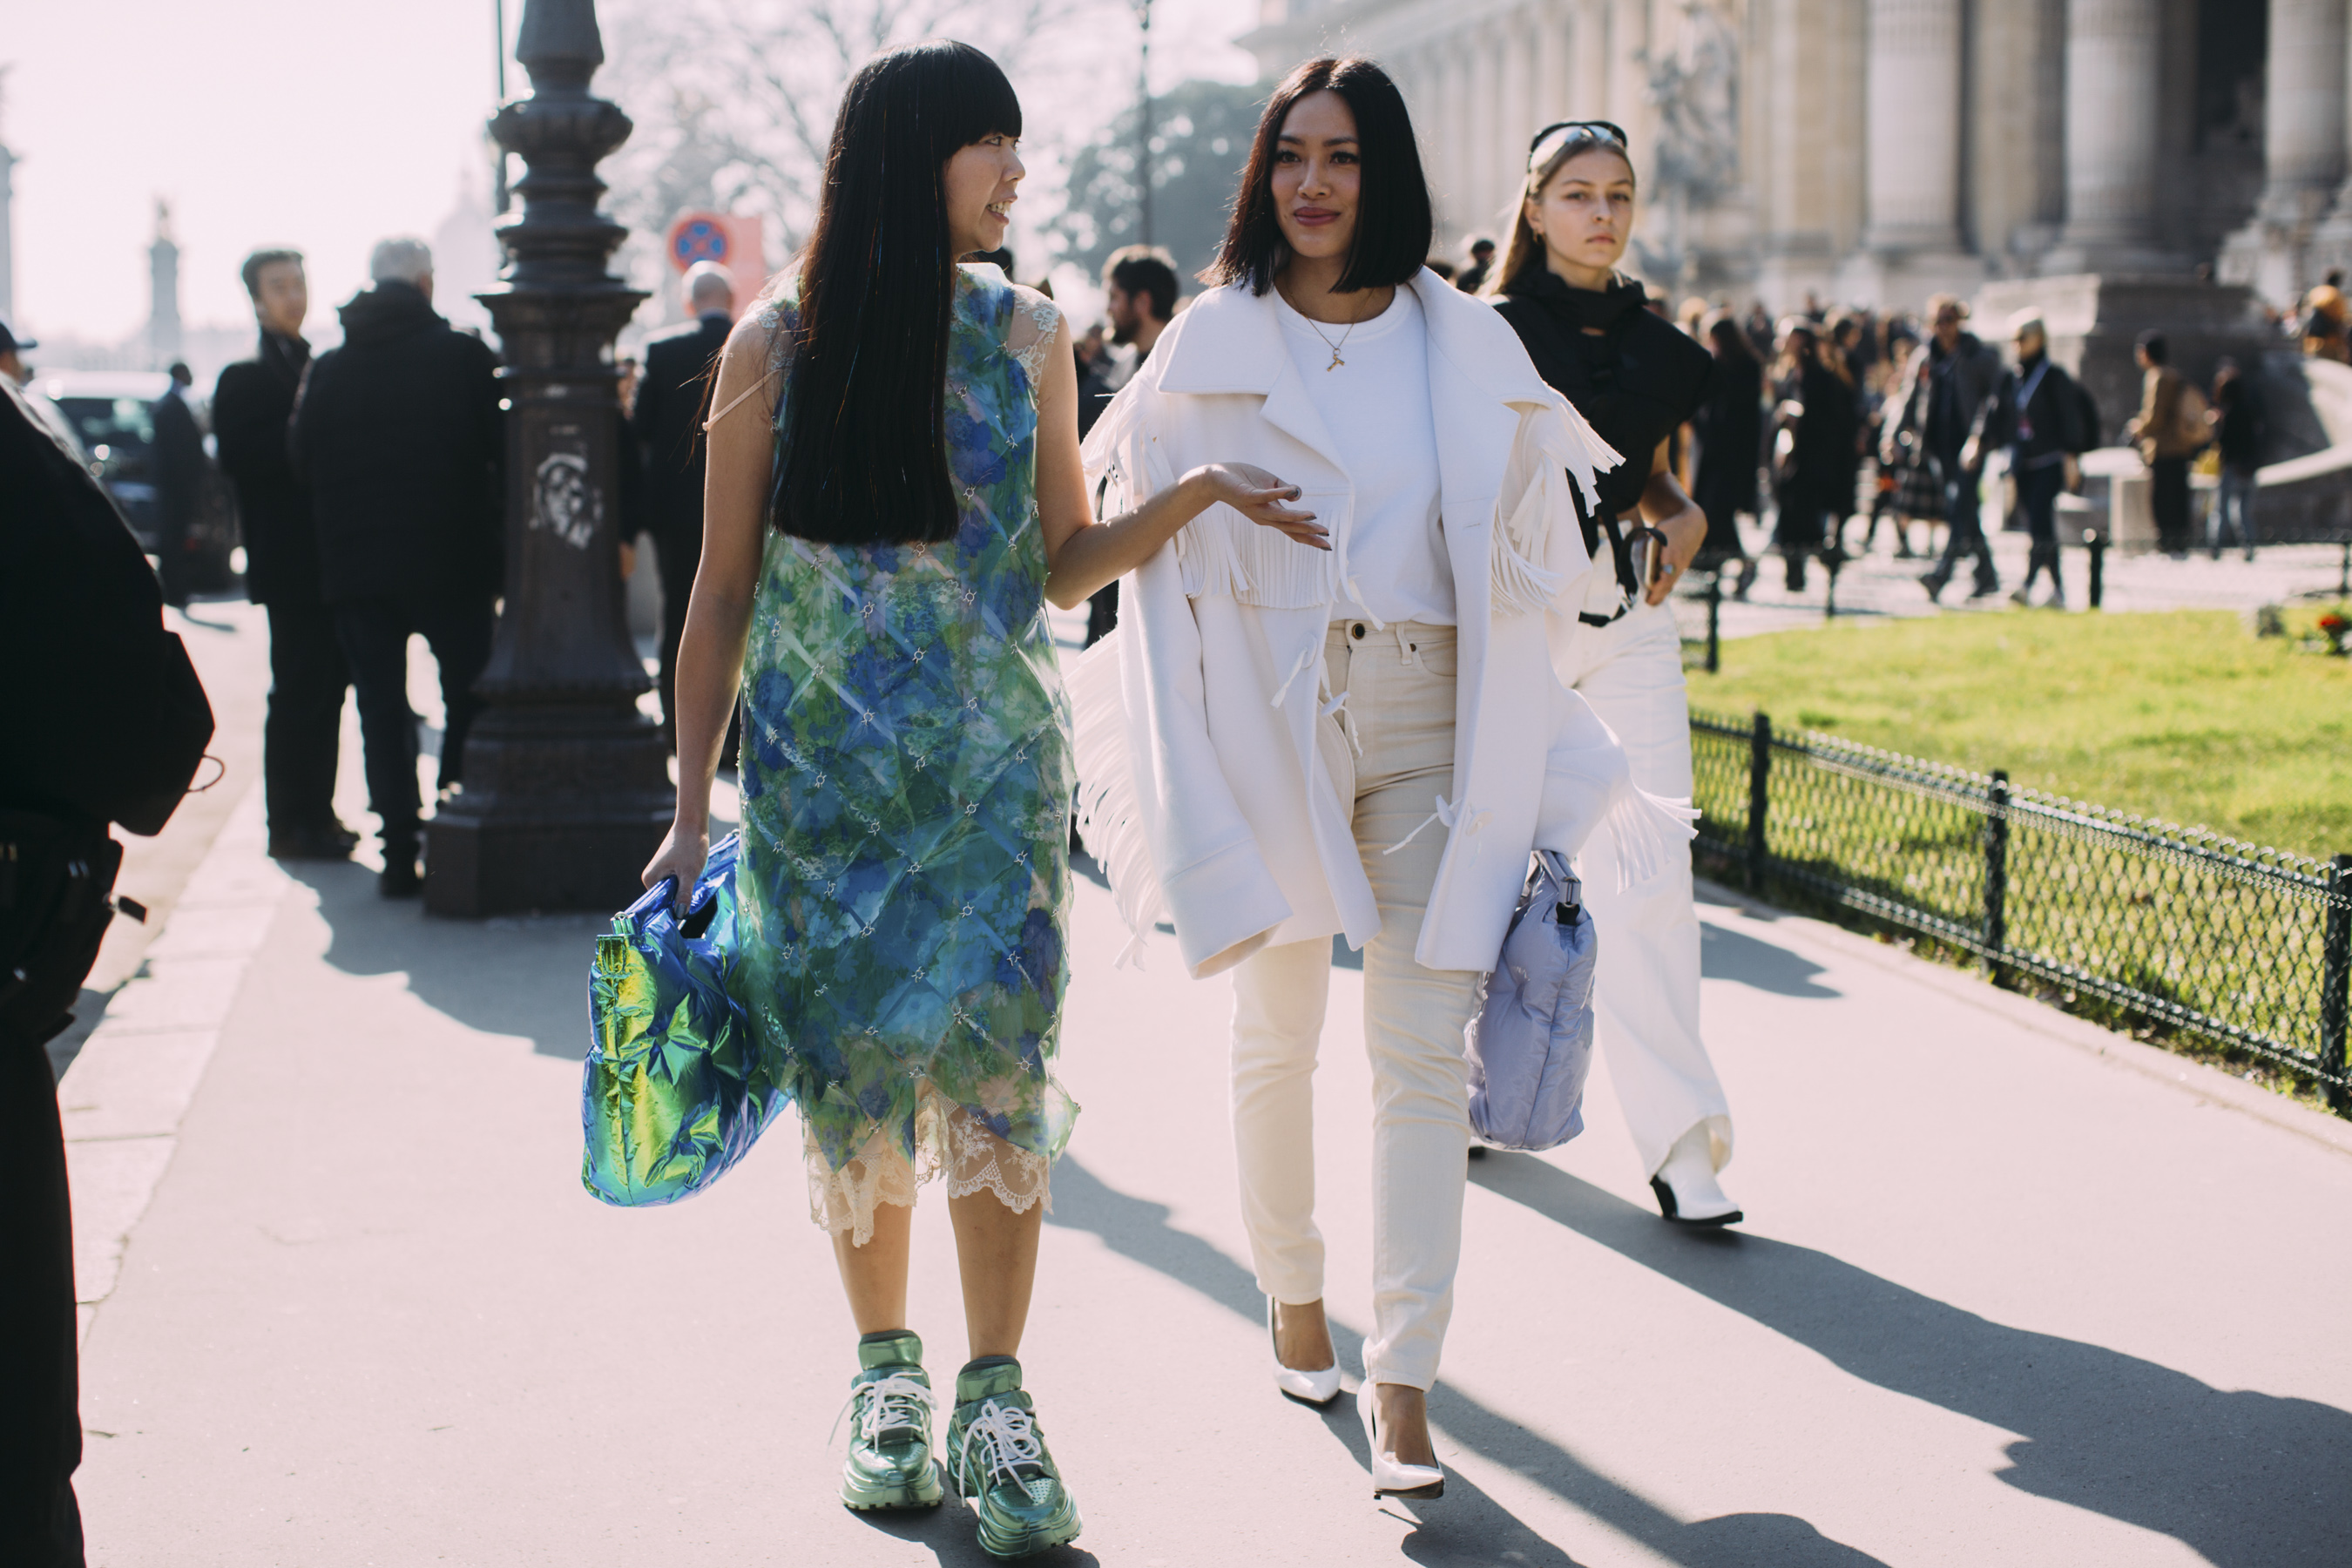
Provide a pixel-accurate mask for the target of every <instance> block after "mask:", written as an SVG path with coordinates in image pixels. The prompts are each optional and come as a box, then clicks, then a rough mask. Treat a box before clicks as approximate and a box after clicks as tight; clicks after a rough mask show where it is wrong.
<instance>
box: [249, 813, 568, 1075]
mask: <svg viewBox="0 0 2352 1568" xmlns="http://www.w3.org/2000/svg"><path fill="white" fill-rule="evenodd" d="M279 869H281V870H283V871H284V872H286V874H287V875H288V876H289V877H292V878H293V879H295V880H296V881H298V882H300V883H301V884H303V885H304V886H305V887H307V888H310V889H312V890H313V891H314V892H316V893H317V894H318V895H319V914H320V918H322V919H323V920H325V921H326V922H327V926H328V929H329V930H330V931H331V932H332V933H333V936H332V940H331V942H329V944H328V947H327V952H326V959H327V962H328V963H331V964H333V965H334V966H335V967H336V968H337V969H340V970H341V971H342V972H343V973H346V974H405V975H406V976H407V978H408V989H409V990H410V991H411V992H413V993H415V995H416V997H417V998H418V1000H420V1001H422V1002H424V1003H425V1005H427V1006H429V1007H431V1008H433V1009H434V1010H436V1012H440V1013H446V1014H447V1015H448V1016H450V1017H452V1018H455V1019H457V1022H459V1023H461V1024H463V1025H465V1026H467V1028H469V1029H480V1030H483V1031H485V1032H487V1033H489V1034H494V1035H512V1036H519V1037H521V1038H523V1039H527V1040H529V1041H530V1048H531V1049H532V1050H534V1051H537V1052H538V1053H539V1054H540V1055H541V1056H544V1057H562V1058H567V1059H570V1060H573V1061H577V1060H580V1059H581V1058H584V1057H585V1056H586V1055H587V1054H588V965H589V963H590V961H591V960H593V958H594V956H595V952H596V938H597V937H598V936H599V935H600V934H602V933H603V932H604V931H608V930H610V929H611V923H610V919H609V917H607V916H604V915H593V914H570V913H567V914H550V915H497V916H493V917H491V918H490V919H488V920H483V921H456V920H436V919H434V918H432V917H430V916H428V915H426V914H425V910H424V908H423V906H422V905H420V904H419V903H418V901H417V900H415V899H386V898H383V897H382V896H380V895H379V894H378V893H377V892H376V890H375V888H376V876H375V873H374V872H373V871H372V870H370V869H369V868H367V867H365V866H362V865H360V864H359V863H357V862H356V861H344V860H331V861H330V860H289V861H283V862H280V863H279Z"/></svg>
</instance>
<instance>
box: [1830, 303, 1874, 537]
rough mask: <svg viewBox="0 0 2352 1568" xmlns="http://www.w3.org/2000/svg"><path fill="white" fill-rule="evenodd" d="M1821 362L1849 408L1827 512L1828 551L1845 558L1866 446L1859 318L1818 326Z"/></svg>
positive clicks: (1835, 318) (1844, 315)
mask: <svg viewBox="0 0 2352 1568" xmlns="http://www.w3.org/2000/svg"><path fill="white" fill-rule="evenodd" d="M1822 363H1823V364H1825V365H1827V366H1828V367H1829V370H1830V374H1832V375H1834V376H1836V377H1837V378H1838V380H1839V381H1840V382H1842V383H1843V384H1844V385H1845V392H1846V397H1847V398H1848V400H1849V401H1851V402H1852V404H1853V412H1852V421H1851V423H1850V425H1849V426H1848V429H1849V431H1850V434H1849V435H1848V437H1847V438H1846V444H1845V458H1846V461H1845V476H1844V478H1843V479H1840V480H1839V481H1838V485H1837V490H1836V493H1835V494H1834V495H1833V496H1832V498H1831V500H1830V509H1829V542H1830V548H1831V549H1832V550H1834V551H1836V552H1838V556H1839V559H1841V560H1843V558H1844V555H1845V525H1846V520H1847V519H1848V518H1850V517H1852V516H1853V512H1854V508H1855V506H1856V504H1857V499H1858V496H1859V493H1860V491H1861V489H1862V459H1863V454H1864V451H1865V450H1867V449H1868V445H1869V428H1868V427H1869V422H1870V402H1871V399H1870V393H1869V389H1868V388H1867V387H1866V386H1865V385H1864V382H1863V364H1864V355H1863V352H1862V318H1861V317H1859V316H1857V315H1854V314H1853V313H1851V312H1848V311H1844V310H1839V311H1835V312H1833V313H1832V315H1831V317H1830V319H1829V321H1827V322H1825V323H1824V324H1823V326H1822Z"/></svg>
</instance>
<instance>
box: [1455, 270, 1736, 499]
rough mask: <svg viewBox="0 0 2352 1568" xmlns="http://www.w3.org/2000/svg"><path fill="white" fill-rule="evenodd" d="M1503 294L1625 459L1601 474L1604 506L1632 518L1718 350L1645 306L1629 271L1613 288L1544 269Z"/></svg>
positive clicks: (1549, 368) (1553, 376) (1548, 365)
mask: <svg viewBox="0 0 2352 1568" xmlns="http://www.w3.org/2000/svg"><path fill="white" fill-rule="evenodd" d="M1503 293H1504V298H1503V300H1502V301H1501V303H1500V304H1498V305H1497V306H1496V310H1499V311H1500V312H1501V313H1502V317H1503V320H1505V321H1508V322H1510V323H1511V330H1512V331H1516V332H1517V333H1518V334H1519V342H1521V343H1523V344H1524V345H1526V348H1527V351H1528V358H1529V359H1531V360H1533V361H1534V362H1535V367H1536V374H1538V375H1540V376H1542V377H1543V378H1544V380H1545V381H1546V382H1547V383H1548V384H1550V386H1551V387H1552V388H1553V389H1554V390H1555V391H1557V392H1559V394H1560V395H1562V396H1564V397H1566V398H1567V399H1568V400H1569V402H1570V403H1572V404H1574V405H1576V411H1577V412H1578V413H1579V414H1581V415H1583V416H1584V417H1585V419H1586V421H1587V422H1588V423H1590V424H1591V426H1592V427H1593V429H1595V430H1597V431H1599V432H1600V434H1601V439H1602V440H1604V441H1606V442H1608V443H1609V445H1610V446H1611V447H1614V448H1615V449H1616V450H1617V452H1618V454H1619V455H1620V456H1622V458H1624V459H1625V460H1624V462H1622V463H1621V464H1620V465H1618V466H1617V467H1616V468H1612V469H1611V470H1610V471H1609V472H1608V473H1606V474H1603V475H1601V479H1600V484H1599V489H1600V491H1601V507H1602V509H1603V510H1607V511H1610V512H1612V513H1615V514H1616V515H1618V516H1620V517H1631V516H1633V509H1634V507H1635V506H1636V504H1637V503H1639V501H1640V500H1641V499H1642V489H1643V486H1644V485H1646V484H1648V483H1649V482H1650V464H1651V462H1652V455H1653V454H1654V453H1655V452H1656V451H1657V449H1658V443H1659V442H1661V441H1663V440H1664V439H1665V438H1666V437H1667V436H1668V435H1669V434H1671V433H1672V432H1673V431H1674V429H1675V426H1679V425H1681V424H1683V423H1684V422H1685V420H1687V419H1689V418H1690V416H1691V415H1692V414H1693V413H1694V412H1696V409H1697V408H1698V405H1700V404H1701V403H1703V402H1705V401H1706V384H1707V377H1708V376H1709V374H1711V373H1712V371H1713V369H1714V365H1715V356H1714V355H1713V354H1710V353H1707V352H1706V349H1705V348H1704V347H1703V346H1701V345H1700V344H1698V343H1696V342H1692V341H1691V340H1690V339H1689V338H1687V337H1685V335H1684V334H1683V333H1682V331H1680V330H1679V329H1678V328H1676V327H1675V325H1674V323H1672V322H1671V321H1664V320H1663V319H1662V318H1660V317H1658V316H1655V315H1653V314H1652V313H1651V312H1650V311H1649V310H1646V309H1644V308H1643V305H1644V299H1645V297H1644V296H1643V292H1642V286H1641V285H1640V284H1639V283H1636V282H1634V281H1633V279H1628V278H1620V279H1616V280H1615V281H1614V282H1612V284H1611V285H1610V286H1609V287H1608V288H1607V289H1572V288H1570V287H1569V285H1568V284H1567V283H1566V282H1565V281H1563V280H1562V279H1560V278H1559V277H1558V276H1557V275H1555V274H1553V273H1552V272H1549V271H1548V270H1545V269H1543V268H1535V269H1532V270H1530V271H1528V272H1525V273H1522V274H1521V275H1520V276H1519V277H1518V278H1517V279H1516V280H1514V281H1513V282H1512V283H1510V284H1509V285H1508V286H1507V287H1506V288H1505V289H1504V290H1503ZM1589 327H1597V328H1599V329H1600V331H1597V332H1592V331H1586V330H1585V329H1586V328H1589Z"/></svg>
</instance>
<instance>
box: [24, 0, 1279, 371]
mask: <svg viewBox="0 0 2352 1568" xmlns="http://www.w3.org/2000/svg"><path fill="white" fill-rule="evenodd" d="M521 9H522V0H508V4H507V7H506V13H507V25H508V27H509V32H511V30H512V29H513V28H514V27H515V26H516V25H517V24H518V23H519V21H520V13H521ZM5 10H6V13H7V21H6V26H5V31H0V65H6V66H9V67H10V69H9V71H8V75H7V78H6V85H5V107H0V140H5V142H7V143H8V145H9V146H10V147H11V148H13V149H14V150H15V152H16V155H17V157H18V159H19V160H20V162H19V163H17V165H16V182H15V183H16V209H15V216H16V225H15V226H16V313H17V318H18V320H17V321H16V322H14V323H12V325H17V326H20V327H21V328H24V329H28V330H30V331H33V332H36V333H39V332H48V333H56V334H71V335H73V336H76V337H80V338H86V339H91V340H97V341H112V340H116V339H120V338H123V337H126V336H128V335H129V334H130V333H131V332H132V331H135V330H136V329H137V328H138V327H139V326H140V325H141V323H142V322H143V321H145V320H146V316H147V258H146V247H147V243H148V241H149V239H150V237H152V226H153V211H154V200H155V198H156V197H157V196H162V197H163V198H165V199H167V200H168V201H170V203H171V204H172V214H173V226H174V228H175V230H176V237H177V238H178V240H179V244H180V247H181V310H182V312H183V315H184V319H185V320H186V321H188V322H189V323H190V324H191V325H196V324H210V323H215V322H219V323H229V322H242V321H249V320H250V319H251V315H250V310H249V307H248V306H247V302H246V299H245V290H244V287H243V285H242V284H240V283H239V282H238V280H237V275H236V268H237V263H238V262H239V261H240V260H242V259H243V258H244V257H245V254H246V253H247V251H248V250H250V249H251V248H252V247H255V246H257V245H260V244H264V243H268V242H273V241H274V242H283V243H290V244H293V245H296V246H299V247H301V248H302V249H303V250H304V251H305V252H307V253H308V254H309V256H310V301H311V312H312V321H313V324H314V327H315V326H318V325H320V324H322V323H327V322H331V321H332V320H333V317H332V314H331V311H332V308H333V306H334V305H335V304H336V303H338V302H340V301H341V300H345V299H348V298H349V297H350V296H351V294H352V292H353V291H354V290H355V289H358V288H359V287H361V285H362V283H363V282H364V281H365V270H366V262H367V249H368V247H369V246H370V245H371V244H372V243H373V241H374V240H375V239H376V238H377V237H381V236H383V235H386V234H393V233H402V232H406V233H415V234H422V235H425V236H428V237H429V236H430V235H431V234H432V233H433V231H434V229H435V228H436V226H438V225H439V224H440V222H441V220H442V219H443V218H444V217H445V216H447V215H448V213H449V212H450V210H451V208H452V207H453V206H455V205H456V204H457V194H458V189H459V182H460V180H461V179H463V178H465V177H466V176H467V174H469V173H475V172H478V171H480V170H483V169H485V168H487V162H486V160H487V158H488V153H487V152H486V151H485V144H484V142H483V141H482V137H481V126H482V122H483V121H484V119H485V118H486V117H487V116H488V112H489V110H490V109H491V107H492V106H493V103H494V101H495V96H496V86H495V82H496V77H495V71H496V57H495V55H494V53H493V47H492V41H491V34H492V26H491V20H490V18H491V0H392V3H389V4H387V3H385V0H372V3H368V4H361V3H359V0H207V3H205V4H202V5H189V4H187V3H186V0H109V3H108V4H106V5H102V6H99V5H88V4H81V3H77V0H5ZM1118 14H1119V13H1118V12H1116V11H1114V12H1113V13H1112V14H1111V15H1112V16H1118ZM1255 16H1256V4H1255V0H1158V4H1157V5H1156V7H1155V10H1154V26H1153V29H1152V31H1153V33H1154V35H1155V38H1156V40H1157V44H1158V48H1159V52H1160V56H1161V60H1160V65H1161V68H1160V69H1156V70H1155V71H1154V73H1153V76H1154V79H1155V82H1156V83H1157V84H1158V85H1160V86H1162V87H1164V86H1166V85H1168V84H1169V83H1170V82H1172V81H1174V80H1176V79H1181V77H1183V76H1186V75H1213V76H1219V77H1223V78H1227V79H1248V76H1249V60H1248V57H1247V56H1245V55H1243V54H1242V53H1241V52H1240V51H1238V50H1235V49H1234V48H1232V47H1230V46H1229V45H1228V44H1227V43H1226V42H1225V40H1228V39H1230V38H1232V37H1234V36H1235V35H1237V34H1239V33H1240V32H1242V31H1243V30H1244V29H1245V28H1247V27H1248V26H1251V25H1252V24H1253V22H1254V21H1255ZM1134 37H1135V34H1134V31H1133V28H1132V26H1119V25H1106V26H1104V27H1103V37H1102V39H1101V47H1102V48H1103V50H1104V52H1105V65H1106V72H1105V88H1106V91H1105V94H1104V96H1103V97H1102V99H1101V100H1100V101H1099V102H1097V103H1093V104H1073V105H1066V106H1064V112H1066V113H1072V114H1078V115H1083V116H1084V119H1085V122H1086V123H1089V124H1091V123H1094V122H1097V121H1107V120H1108V119H1109V117H1110V116H1111V115H1112V114H1113V113H1115V112H1116V111H1117V110H1118V107H1119V105H1120V102H1121V101H1122V96H1121V93H1120V88H1121V87H1123V85H1124V84H1125V83H1126V82H1128V81H1130V80H1131V79H1132V66H1131V65H1126V64H1123V63H1122V62H1125V61H1129V60H1131V59H1132V54H1131V52H1130V51H1131V50H1132V47H1133V42H1134ZM608 43H609V39H608ZM508 71H509V78H508V79H509V90H510V91H513V92H520V91H522V90H523V89H524V86H525V78H524V75H523V73H522V71H521V69H520V68H519V67H516V66H514V65H512V64H511V63H509V67H508ZM1114 84H1117V85H1114ZM623 107H624V108H626V107H627V105H623ZM1029 107H1030V112H1031V114H1032V116H1033V118H1034V117H1037V116H1038V114H1039V111H1040V110H1047V111H1048V112H1049V113H1050V112H1051V110H1050V109H1049V108H1048V106H1044V105H1033V106H1029Z"/></svg>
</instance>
